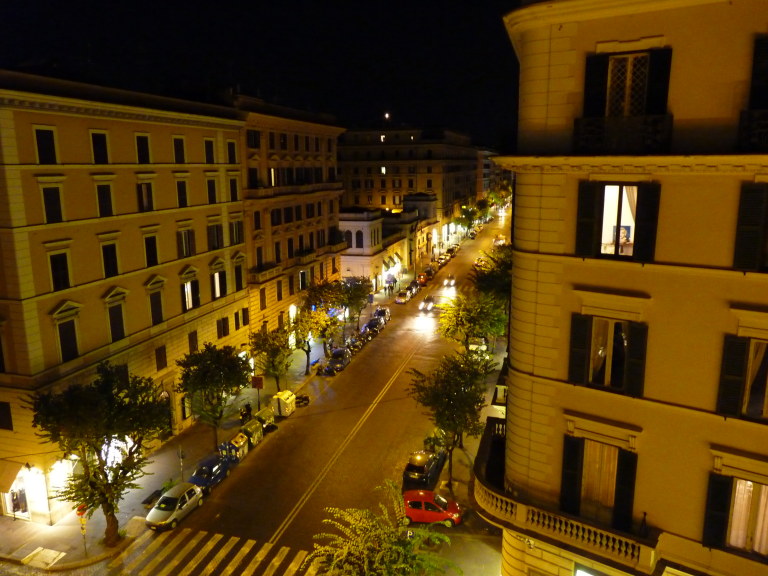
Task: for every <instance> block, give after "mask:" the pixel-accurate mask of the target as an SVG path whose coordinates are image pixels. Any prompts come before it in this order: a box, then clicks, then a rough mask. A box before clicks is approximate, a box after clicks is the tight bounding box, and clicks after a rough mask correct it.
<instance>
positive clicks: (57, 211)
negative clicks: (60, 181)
mask: <svg viewBox="0 0 768 576" xmlns="http://www.w3.org/2000/svg"><path fill="white" fill-rule="evenodd" d="M43 207H44V208H45V221H46V222H47V223H48V224H53V223H56V222H61V221H62V220H63V216H62V212H61V191H60V190H59V188H58V186H46V187H45V188H43Z"/></svg>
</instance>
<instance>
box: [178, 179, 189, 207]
mask: <svg viewBox="0 0 768 576" xmlns="http://www.w3.org/2000/svg"><path fill="white" fill-rule="evenodd" d="M176 202H177V204H178V205H179V208H186V207H187V206H189V198H188V196H187V181H186V180H176Z"/></svg>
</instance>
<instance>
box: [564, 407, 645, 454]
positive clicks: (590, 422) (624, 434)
mask: <svg viewBox="0 0 768 576" xmlns="http://www.w3.org/2000/svg"><path fill="white" fill-rule="evenodd" d="M565 425H566V430H567V432H568V435H569V436H575V437H576V438H588V439H590V440H594V441H596V442H602V443H603V444H610V445H612V446H616V447H617V448H621V449H622V450H630V451H632V452H634V451H635V450H636V441H637V437H638V436H639V434H640V433H641V432H642V431H643V429H642V428H640V427H639V426H634V425H632V424H627V423H625V422H616V421H613V420H608V419H607V418H601V417H598V416H592V415H590V414H582V413H580V412H569V411H566V412H565Z"/></svg>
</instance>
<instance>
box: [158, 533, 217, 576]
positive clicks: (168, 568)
mask: <svg viewBox="0 0 768 576" xmlns="http://www.w3.org/2000/svg"><path fill="white" fill-rule="evenodd" d="M203 534H205V532H203ZM201 538H202V536H199V533H198V534H197V535H195V538H193V539H192V540H190V541H189V542H187V544H186V546H184V547H183V548H182V549H181V550H179V551H178V552H177V553H176V554H174V555H173V559H172V560H171V561H170V562H168V564H167V565H166V566H165V568H164V569H163V570H162V572H160V573H159V574H157V576H166V574H170V572H171V570H173V569H174V568H176V566H178V565H179V562H181V560H182V558H184V556H186V555H187V554H189V552H190V551H191V550H192V548H193V547H194V546H195V545H196V544H197V543H198V542H199V541H200V539H201ZM153 576H154V575H153Z"/></svg>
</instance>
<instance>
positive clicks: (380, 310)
mask: <svg viewBox="0 0 768 576" xmlns="http://www.w3.org/2000/svg"><path fill="white" fill-rule="evenodd" d="M373 315H374V316H376V317H377V318H383V319H384V322H389V319H390V318H391V317H392V313H391V312H390V311H389V308H387V307H386V306H377V307H376V310H374V311H373Z"/></svg>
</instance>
